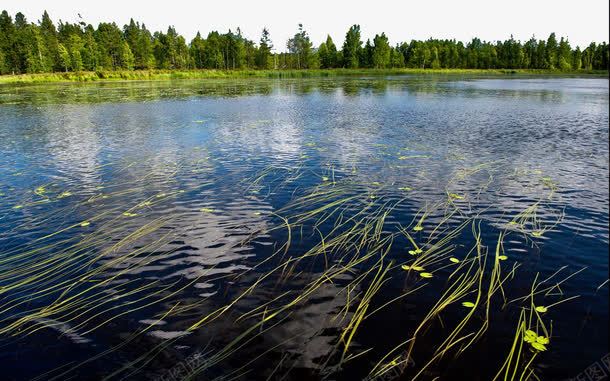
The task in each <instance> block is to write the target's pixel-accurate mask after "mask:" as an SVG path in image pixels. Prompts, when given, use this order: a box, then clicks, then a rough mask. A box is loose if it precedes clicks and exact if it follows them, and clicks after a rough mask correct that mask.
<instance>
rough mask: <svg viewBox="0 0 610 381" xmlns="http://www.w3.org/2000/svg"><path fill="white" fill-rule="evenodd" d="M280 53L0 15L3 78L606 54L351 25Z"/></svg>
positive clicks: (572, 64) (492, 65)
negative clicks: (422, 36) (393, 38)
mask: <svg viewBox="0 0 610 381" xmlns="http://www.w3.org/2000/svg"><path fill="white" fill-rule="evenodd" d="M286 47H287V50H288V51H287V52H280V53H273V44H272V42H271V38H270V34H269V31H268V30H267V28H264V29H263V31H262V35H261V38H260V41H259V43H258V44H256V43H255V42H253V41H251V40H249V39H247V38H245V37H244V36H243V35H242V33H241V31H240V29H239V28H237V29H236V32H232V31H231V30H229V31H228V32H227V33H224V34H221V33H219V32H217V31H213V32H210V33H209V34H208V35H207V37H206V38H203V37H202V36H201V34H200V33H197V35H196V36H195V38H193V39H192V40H191V41H190V43H187V41H186V40H185V39H184V37H183V36H181V35H180V34H178V32H177V31H176V29H175V28H174V27H173V26H170V27H169V28H168V29H167V31H166V32H165V33H164V32H159V31H157V32H154V33H151V32H150V31H149V30H148V29H147V28H146V26H145V25H144V24H141V23H139V22H137V21H134V20H133V19H132V20H130V21H129V23H128V24H127V25H124V26H123V28H122V29H121V28H119V26H117V25H116V24H115V23H104V22H102V23H100V24H99V25H98V26H97V27H94V26H92V25H88V24H85V23H84V22H80V23H75V24H71V23H64V22H59V23H58V24H55V23H53V21H52V20H51V18H50V16H49V14H48V13H47V12H46V11H45V12H44V13H43V15H42V18H41V20H40V21H39V22H38V23H31V22H28V21H27V20H26V18H25V16H24V15H23V14H22V13H17V14H16V15H15V17H14V19H13V18H12V17H11V16H10V15H9V14H8V12H6V11H3V12H2V13H0V74H5V75H6V74H16V75H19V74H26V73H29V74H36V73H49V72H66V71H74V72H81V71H90V72H99V73H107V72H110V71H116V72H122V71H123V70H140V71H148V70H176V71H185V70H187V71H188V70H193V69H208V70H209V69H216V70H230V71H237V70H247V69H259V70H268V69H280V70H292V69H309V70H312V69H317V68H323V69H336V68H348V69H352V70H353V69H357V68H375V69H377V70H381V69H400V68H408V69H417V70H423V69H425V70H438V71H442V70H446V69H482V70H493V69H510V70H521V69H543V70H558V71H572V70H584V71H592V70H608V63H609V52H610V49H609V46H608V44H607V43H606V42H603V43H599V44H598V43H594V42H593V43H591V44H590V45H589V46H587V47H586V48H584V49H581V48H580V47H576V48H575V49H572V47H571V46H570V43H569V42H568V39H567V38H563V37H562V38H560V39H559V41H558V40H557V37H556V36H555V34H554V33H552V34H551V35H550V36H549V37H548V38H547V39H543V40H537V39H536V38H534V37H532V38H530V39H529V40H528V41H526V42H525V43H521V42H520V41H517V40H515V39H514V38H513V37H512V36H511V37H510V39H508V40H506V41H496V42H487V41H482V40H480V39H478V38H474V39H472V41H470V42H469V43H468V44H466V45H465V44H464V43H462V42H460V41H455V40H437V39H429V40H426V41H417V40H412V41H410V42H409V43H405V42H403V43H399V44H397V45H395V46H394V47H392V46H391V45H390V42H389V40H388V38H387V36H386V35H385V34H384V33H381V34H377V35H375V38H374V39H373V40H372V41H367V42H366V44H365V45H364V46H363V42H362V41H361V33H360V26H359V25H352V26H351V27H350V28H349V30H348V31H347V33H346V35H345V41H344V42H343V46H342V49H340V50H338V49H337V47H336V45H335V43H334V42H333V40H332V38H331V37H330V36H327V38H326V40H325V41H324V42H323V43H321V44H320V45H319V46H318V48H317V49H315V48H314V47H313V44H312V41H311V39H310V37H309V35H308V34H307V32H306V31H305V30H304V28H303V25H301V24H299V29H298V31H297V33H296V34H295V35H294V36H293V37H292V38H290V39H289V40H288V42H287V44H286ZM104 75H105V74H102V75H101V76H98V77H99V78H102V77H103V76H104ZM176 75H177V76H180V75H181V74H180V75H179V74H176ZM263 75H266V74H263ZM280 75H285V74H280ZM290 75H294V74H292V73H291V74H290ZM121 77H129V76H128V75H126V74H121ZM61 78H63V76H62V77H61Z"/></svg>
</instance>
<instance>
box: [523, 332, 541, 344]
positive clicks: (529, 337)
mask: <svg viewBox="0 0 610 381" xmlns="http://www.w3.org/2000/svg"><path fill="white" fill-rule="evenodd" d="M537 337H538V335H537V334H536V332H534V331H532V330H529V329H528V330H527V331H525V335H524V336H523V340H525V341H526V342H528V343H533V342H535V341H536V338H537Z"/></svg>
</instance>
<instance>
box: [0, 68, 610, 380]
mask: <svg viewBox="0 0 610 381" xmlns="http://www.w3.org/2000/svg"><path fill="white" fill-rule="evenodd" d="M608 158H609V154H608V79H607V78H548V77H547V78H535V77H525V78H523V77H488V78H485V77H475V76H471V77H461V76H396V77H345V78H342V77H339V78H319V79H316V78H310V79H241V80H202V81H200V80H190V81H167V82H163V81H159V82H154V81H150V82H135V81H134V82H107V83H88V84H49V85H21V86H17V85H1V86H0V305H1V307H0V322H1V323H0V364H1V365H2V373H3V374H2V378H3V379H6V380H26V379H36V380H66V379H70V378H74V379H112V380H115V379H117V380H118V379H130V380H174V379H175V380H178V379H194V380H221V379H222V380H229V379H231V380H233V379H238V380H267V379H269V380H276V379H277V380H280V379H282V380H303V379H312V380H316V379H326V380H359V379H368V380H392V379H404V380H411V379H421V380H432V379H443V380H454V379H455V380H463V379H468V380H491V379H494V378H496V379H502V380H508V379H515V380H519V379H523V380H525V379H544V380H562V379H568V378H571V377H576V376H578V375H583V374H585V372H590V371H591V369H597V368H596V367H602V370H603V369H604V368H603V363H604V362H605V363H606V365H607V363H608V361H607V359H608V357H607V353H608V341H607V337H608V283H607V281H608V204H609V192H608V180H609V179H608ZM605 372H606V373H610V371H609V370H608V369H606V370H605ZM586 374H590V373H586Z"/></svg>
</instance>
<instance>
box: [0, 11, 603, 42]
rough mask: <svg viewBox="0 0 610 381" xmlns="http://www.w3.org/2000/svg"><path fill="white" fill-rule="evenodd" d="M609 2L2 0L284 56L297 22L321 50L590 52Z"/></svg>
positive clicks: (68, 17)
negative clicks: (226, 36)
mask: <svg viewBox="0 0 610 381" xmlns="http://www.w3.org/2000/svg"><path fill="white" fill-rule="evenodd" d="M608 4H609V1H608V0H587V1H580V2H576V1H573V0H570V1H566V0H510V1H493V0H462V1H456V0H436V1H431V0H427V1H426V0H419V1H407V0H402V1H400V0H395V1H388V0H366V1H362V0H351V1H347V0H341V1H331V0H306V1H302V2H290V1H281V0H269V1H264V0H258V1H253V0H250V1H247V0H224V1H223V0H220V1H219V0H215V1H205V0H199V1H196V0H172V1H155V0H150V1H146V2H136V1H129V0H120V1H119V0H104V1H100V0H96V1H86V0H79V1H75V0H52V1H48V2H47V1H40V0H0V10H3V9H6V10H7V11H8V12H9V13H10V14H11V15H12V16H14V15H15V13H16V12H19V11H20V12H22V13H23V14H25V16H26V17H27V19H28V20H29V21H37V20H39V19H40V16H41V15H42V12H43V10H44V9H46V10H47V11H48V12H49V14H50V16H51V18H52V19H53V21H54V22H57V21H58V20H59V19H61V20H64V21H69V22H76V21H78V16H77V14H78V13H80V14H81V15H82V17H83V20H84V21H85V22H87V23H91V24H93V25H94V26H97V24H98V23H99V22H100V21H114V22H116V23H117V24H118V25H119V26H121V27H122V26H123V25H124V24H126V23H128V22H129V19H130V17H133V18H134V19H135V20H136V21H140V22H143V23H144V24H146V26H147V28H148V29H149V30H151V31H156V30H163V31H166V30H167V26H168V25H170V24H171V25H174V26H175V27H176V29H177V31H178V33H180V34H182V35H183V36H184V37H185V38H186V39H187V42H188V41H190V39H191V38H192V37H194V36H195V34H196V33H197V31H201V34H202V35H203V36H204V37H205V36H206V35H207V33H208V32H210V31H212V30H218V31H220V32H226V31H227V30H228V29H229V28H231V29H233V30H235V29H236V27H238V26H239V27H241V30H242V33H243V34H244V35H245V36H246V37H248V38H249V39H252V40H254V41H255V42H257V43H258V40H259V39H260V32H261V30H262V28H263V27H264V26H266V27H267V28H268V29H269V31H270V32H271V38H272V40H273V43H274V46H275V48H276V51H284V50H285V47H286V40H287V39H288V38H289V37H291V36H292V35H294V33H295V32H296V30H297V25H298V23H302V24H303V25H304V27H305V30H307V32H308V33H309V35H310V37H311V39H312V41H313V43H314V45H315V46H317V45H319V44H320V43H321V42H322V41H323V40H325V39H326V35H327V34H330V35H331V37H332V38H333V40H334V41H335V44H336V45H337V47H340V46H341V45H342V43H343V39H344V37H345V32H346V31H347V29H348V28H349V27H350V25H352V24H360V27H361V31H362V39H363V41H366V39H367V38H371V40H372V38H373V36H374V35H375V34H376V33H381V32H385V33H386V35H387V36H388V38H389V39H390V42H391V43H392V44H395V43H397V42H401V41H407V42H408V41H410V40H412V39H428V38H430V37H433V38H455V39H456V40H461V41H464V42H468V41H470V40H471V39H472V37H475V36H477V37H480V38H481V39H483V40H488V41H496V40H505V39H507V38H509V37H510V35H511V34H513V36H514V37H515V39H518V40H521V41H525V40H527V39H529V38H530V37H531V36H532V34H533V35H535V36H536V38H544V39H546V38H547V37H548V35H549V33H550V32H555V33H556V34H557V36H558V37H560V36H567V37H568V38H569V40H570V42H571V44H572V45H579V46H581V47H584V46H586V45H588V44H589V42H591V41H595V42H602V41H608V11H609V9H608Z"/></svg>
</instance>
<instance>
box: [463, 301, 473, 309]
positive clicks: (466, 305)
mask: <svg viewBox="0 0 610 381" xmlns="http://www.w3.org/2000/svg"><path fill="white" fill-rule="evenodd" d="M462 305H463V306H464V307H468V308H473V307H474V306H475V304H474V303H473V302H462Z"/></svg>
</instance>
